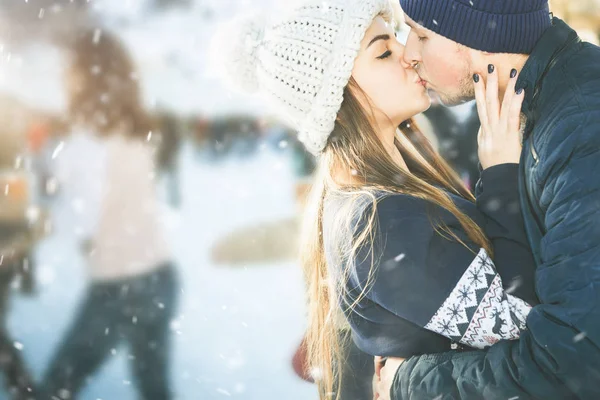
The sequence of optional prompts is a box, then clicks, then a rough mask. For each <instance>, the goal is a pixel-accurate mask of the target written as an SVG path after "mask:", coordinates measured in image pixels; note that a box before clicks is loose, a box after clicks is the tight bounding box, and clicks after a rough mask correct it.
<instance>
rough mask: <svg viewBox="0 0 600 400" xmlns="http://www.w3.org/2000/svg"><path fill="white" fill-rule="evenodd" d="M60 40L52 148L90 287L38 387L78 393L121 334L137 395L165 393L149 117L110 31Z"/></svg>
mask: <svg viewBox="0 0 600 400" xmlns="http://www.w3.org/2000/svg"><path fill="white" fill-rule="evenodd" d="M68 49H69V52H68V56H69V67H68V70H67V86H68V101H69V111H70V120H71V124H72V136H71V138H70V139H69V140H68V141H67V143H66V145H65V146H64V148H63V150H62V152H61V154H60V156H59V157H60V160H61V163H62V167H59V170H61V172H60V173H59V175H60V179H61V180H62V186H63V189H64V193H63V195H65V196H66V197H68V198H70V201H71V203H72V205H73V209H74V211H75V212H77V213H78V214H79V215H78V216H76V217H75V223H76V227H75V228H76V233H77V234H78V235H79V237H80V239H81V244H82V250H83V251H84V253H85V257H86V263H87V266H88V275H89V287H88V289H87V293H86V295H85V299H84V300H83V303H82V305H81V306H80V308H79V310H78V313H77V315H76V316H75V319H74V321H73V322H72V324H71V326H70V328H69V329H68V331H67V332H66V335H65V336H64V339H63V341H62V343H61V345H60V346H59V349H58V350H57V352H56V353H55V355H54V357H53V359H52V361H51V362H50V365H49V367H48V369H47V371H46V374H45V377H44V379H43V384H42V388H43V390H44V393H45V394H44V396H45V398H48V399H67V398H68V399H74V398H77V397H78V393H79V392H80V391H81V389H82V388H83V386H84V385H85V384H86V383H87V380H88V378H89V377H90V376H91V375H92V374H94V373H95V372H96V371H97V370H98V368H99V367H100V366H101V365H102V364H103V362H104V361H105V360H106V359H107V358H108V357H109V356H110V355H111V352H113V351H114V349H116V348H117V347H119V345H121V344H126V345H127V349H128V352H129V355H130V356H129V357H128V362H129V363H130V365H131V371H132V375H133V378H134V383H135V384H136V386H137V388H138V392H139V396H140V397H139V398H141V399H147V400H155V399H156V400H163V399H170V398H171V397H172V395H171V390H170V388H169V379H168V375H169V369H168V364H169V358H170V351H169V349H170V343H169V342H170V329H169V325H170V321H171V319H172V318H173V315H174V312H175V306H176V298H177V292H178V283H177V276H176V272H175V269H174V266H173V264H172V261H171V260H172V255H171V252H170V249H169V246H168V244H167V241H166V238H165V236H166V235H165V232H164V228H163V226H162V224H161V216H160V204H159V200H158V197H157V193H156V191H155V182H154V175H155V163H154V153H155V152H154V149H153V148H152V146H151V145H150V144H149V142H151V141H150V140H149V138H150V137H151V135H152V134H151V130H152V125H153V124H152V122H151V119H150V117H149V116H148V115H147V113H146V112H145V111H144V109H143V107H142V105H141V100H140V91H139V87H138V82H137V79H136V77H135V73H134V69H133V63H132V61H131V60H130V57H129V55H128V53H127V51H126V50H125V48H124V47H123V45H122V44H121V43H120V42H119V40H118V39H117V38H115V37H113V36H112V35H110V34H109V33H106V32H101V31H99V30H96V31H87V32H85V33H82V34H80V35H77V36H76V38H75V39H72V42H70V43H69V46H68Z"/></svg>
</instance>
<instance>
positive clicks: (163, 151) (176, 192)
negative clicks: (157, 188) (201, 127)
mask: <svg viewBox="0 0 600 400" xmlns="http://www.w3.org/2000/svg"><path fill="white" fill-rule="evenodd" d="M159 124H160V140H159V144H158V152H157V155H156V167H157V169H158V172H159V173H160V176H161V177H162V179H163V181H164V184H165V186H166V188H167V197H168V202H169V205H171V206H172V207H175V208H179V207H180V206H181V185H180V182H179V166H178V160H179V152H180V150H181V144H182V139H183V135H182V133H181V129H180V123H179V120H178V119H177V117H176V116H175V115H173V114H170V113H162V114H161V117H160V119H159Z"/></svg>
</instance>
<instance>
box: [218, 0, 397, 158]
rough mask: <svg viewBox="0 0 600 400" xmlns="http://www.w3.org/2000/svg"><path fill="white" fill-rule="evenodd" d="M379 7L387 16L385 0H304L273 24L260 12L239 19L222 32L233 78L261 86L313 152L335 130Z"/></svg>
mask: <svg viewBox="0 0 600 400" xmlns="http://www.w3.org/2000/svg"><path fill="white" fill-rule="evenodd" d="M378 15H382V16H383V17H384V19H385V20H386V21H388V22H390V21H392V9H391V5H390V3H389V0H327V1H323V0H318V1H315V0H308V1H303V2H302V3H301V5H300V6H297V7H295V8H294V9H293V10H292V11H290V12H288V13H286V14H285V15H283V16H281V17H279V18H277V19H276V21H275V22H274V23H272V24H265V23H263V22H261V21H260V20H261V19H260V17H258V16H253V17H250V18H245V19H239V20H236V21H234V22H233V23H232V25H231V29H230V30H229V31H223V32H220V33H219V35H223V36H224V37H223V38H222V46H220V50H221V51H222V52H224V53H225V54H226V57H227V59H226V60H224V61H225V63H226V65H224V67H225V68H226V69H227V72H228V73H229V75H232V76H231V77H230V78H231V80H234V81H236V83H237V85H238V86H240V87H242V88H244V89H246V90H251V91H253V90H258V91H259V92H260V93H261V94H263V95H264V96H265V97H266V98H267V99H268V100H269V101H270V102H271V103H272V104H273V105H274V107H275V108H276V110H278V111H279V114H281V117H283V118H284V119H286V120H287V121H288V122H289V123H290V124H291V125H292V126H293V127H294V128H296V129H297V130H298V135H299V139H300V140H301V141H302V142H303V143H304V145H305V146H306V148H307V149H308V150H309V151H310V152H311V153H313V154H314V155H318V154H319V153H321V152H322V150H323V149H324V148H325V146H326V144H327V140H328V138H329V135H330V134H331V132H332V131H333V128H334V124H335V119H336V116H337V113H338V112H339V110H340V107H341V104H342V101H343V95H344V88H345V87H346V86H347V85H348V81H349V80H350V76H351V74H352V68H353V66H354V61H355V59H356V56H357V55H358V52H359V49H360V43H361V41H362V39H363V37H364V35H365V32H366V30H367V29H368V28H369V26H371V23H372V22H373V19H374V18H375V17H376V16H378ZM231 32H235V35H233V36H234V37H232V33H231ZM236 36H237V37H236ZM217 40H219V39H218V38H217ZM228 42H229V43H228Z"/></svg>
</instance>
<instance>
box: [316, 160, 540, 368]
mask: <svg viewBox="0 0 600 400" xmlns="http://www.w3.org/2000/svg"><path fill="white" fill-rule="evenodd" d="M517 171H518V165H516V164H504V165H499V166H496V167H492V168H489V169H487V170H486V171H484V172H483V174H482V178H481V179H482V184H483V186H482V188H483V190H482V193H481V194H480V196H479V197H478V199H477V204H473V203H472V202H470V201H468V200H466V199H463V198H461V197H459V196H455V195H451V198H452V200H453V201H454V202H455V204H456V205H457V206H458V207H459V208H460V209H461V210H462V211H463V212H464V213H465V214H466V215H468V216H469V217H471V218H472V219H473V221H474V222H475V223H477V224H478V225H479V226H480V227H482V228H483V229H484V231H485V233H486V235H487V237H488V238H489V239H490V241H491V242H492V245H493V248H494V252H495V257H494V261H493V262H492V260H491V259H490V258H489V256H488V255H487V253H486V252H485V250H483V249H480V248H479V246H477V245H475V244H474V243H473V242H472V241H471V240H469V238H468V237H467V235H466V234H465V232H464V230H463V229H462V227H461V226H460V224H459V223H458V220H457V219H456V218H455V217H454V216H453V215H452V214H451V213H449V212H448V211H446V210H444V209H442V208H441V207H438V206H435V205H433V204H432V203H430V202H427V201H425V200H422V199H417V198H414V197H412V196H408V195H401V194H383V193H379V194H375V196H376V198H377V201H376V218H375V219H376V223H377V225H376V226H377V229H376V230H375V234H374V237H373V238H372V239H370V240H368V241H367V242H366V243H365V245H363V246H362V247H361V248H359V249H358V251H357V252H356V253H355V256H354V257H352V259H350V260H345V261H343V257H342V255H341V253H340V252H339V251H338V249H339V248H340V246H344V245H348V244H349V242H351V241H352V240H351V237H350V235H347V236H346V237H343V233H342V236H341V237H340V236H336V235H339V234H340V232H339V229H338V230H337V232H335V231H334V229H335V228H334V227H335V226H336V225H335V223H334V221H335V220H336V219H337V218H340V217H342V218H343V216H342V215H341V214H340V213H347V212H348V211H349V210H348V208H347V207H346V206H347V205H348V203H347V198H346V197H345V196H333V195H332V196H328V198H327V199H326V205H325V215H324V243H325V252H326V256H327V261H328V265H329V268H330V271H331V273H332V274H333V276H334V277H335V279H336V281H337V282H338V283H341V287H342V288H343V290H342V293H340V302H341V306H342V308H343V310H344V314H345V315H346V318H347V320H348V322H349V323H350V326H351V328H352V333H353V339H354V341H355V342H356V344H357V345H358V347H359V348H360V349H361V350H362V351H364V352H366V353H369V354H371V355H381V356H397V357H409V356H413V355H418V354H426V353H437V352H444V351H447V350H449V349H451V348H456V347H457V346H459V347H466V348H484V347H487V346H490V345H491V344H493V343H495V342H496V341H498V340H501V339H515V338H517V337H518V336H519V334H520V330H521V329H524V326H525V318H526V315H527V313H528V312H529V309H530V305H533V304H537V298H536V295H535V292H534V289H533V279H534V271H535V263H534V260H533V257H532V254H531V252H530V250H529V247H528V242H527V238H526V236H525V230H524V227H523V220H522V216H521V210H520V206H519V198H518V182H517ZM353 204H356V205H355V206H352V207H358V209H356V208H354V209H353V210H352V212H353V213H355V214H356V218H354V221H353V224H352V226H351V227H350V229H349V232H351V234H352V235H355V236H356V235H358V234H360V233H361V232H363V231H364V228H365V225H366V221H367V219H368V217H369V216H370V215H371V213H372V209H373V200H372V198H370V197H368V196H365V198H364V200H363V201H359V202H357V203H353ZM442 225H443V226H446V227H447V228H448V229H450V230H451V231H452V232H453V233H454V234H455V235H456V236H457V237H458V238H460V240H461V241H463V242H464V244H466V245H467V246H468V248H467V247H465V245H463V244H461V243H459V242H458V241H457V240H455V239H453V238H451V237H450V236H449V235H448V234H447V233H443V232H440V231H439V229H436V228H435V227H439V226H442ZM371 245H372V246H371ZM372 266H374V267H373V268H372ZM509 287H510V290H508V288H509ZM361 293H364V295H363V296H361ZM357 299H358V301H357V302H356V300H357ZM521 299H523V300H525V301H523V300H521ZM527 303H529V304H527ZM453 344H456V345H453Z"/></svg>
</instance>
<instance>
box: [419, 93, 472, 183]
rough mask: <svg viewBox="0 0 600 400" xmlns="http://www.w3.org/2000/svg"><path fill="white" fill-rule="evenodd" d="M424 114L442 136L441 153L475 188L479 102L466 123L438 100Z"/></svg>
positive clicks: (439, 138)
mask: <svg viewBox="0 0 600 400" xmlns="http://www.w3.org/2000/svg"><path fill="white" fill-rule="evenodd" d="M424 114H425V116H426V117H427V119H428V120H429V122H431V125H432V127H433V131H434V133H435V135H436V137H437V138H438V141H439V153H440V154H441V156H442V157H443V158H444V159H445V160H446V161H447V162H448V163H449V164H450V166H451V167H452V168H453V169H454V170H455V171H456V172H457V173H458V175H459V176H460V177H461V179H462V181H463V182H465V184H466V185H467V187H468V188H470V189H471V190H473V189H474V188H475V184H476V183H477V181H478V180H479V167H478V157H477V132H478V131H479V118H478V116H477V110H476V108H475V106H473V110H472V111H471V113H470V114H469V118H468V119H467V120H466V121H465V122H464V123H460V122H459V120H458V118H457V116H456V114H454V112H453V111H452V110H450V109H449V108H447V107H445V106H443V105H442V104H439V103H435V102H434V103H432V105H431V107H430V108H429V110H427V111H425V112H424Z"/></svg>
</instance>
